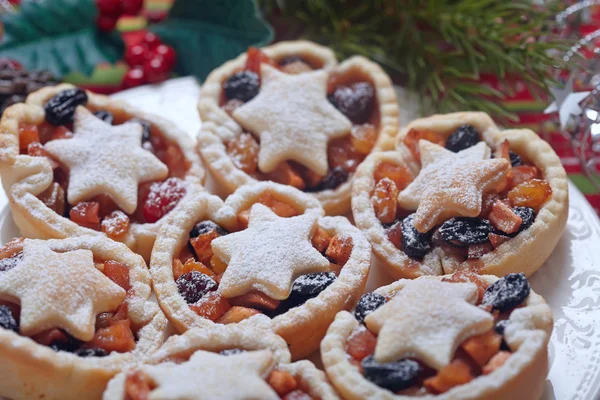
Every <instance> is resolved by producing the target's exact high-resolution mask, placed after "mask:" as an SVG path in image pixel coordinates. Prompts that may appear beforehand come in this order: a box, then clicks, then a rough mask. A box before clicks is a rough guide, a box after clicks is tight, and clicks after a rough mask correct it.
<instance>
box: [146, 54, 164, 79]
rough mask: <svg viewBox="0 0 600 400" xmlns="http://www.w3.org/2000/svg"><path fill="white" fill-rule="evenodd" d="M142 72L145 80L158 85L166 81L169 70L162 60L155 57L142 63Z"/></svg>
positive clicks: (159, 57) (157, 56)
mask: <svg viewBox="0 0 600 400" xmlns="http://www.w3.org/2000/svg"><path fill="white" fill-rule="evenodd" d="M144 72H145V73H146V79H147V80H148V82H150V83H159V82H162V81H164V80H166V79H167V78H168V77H169V75H170V68H168V65H167V64H166V63H165V60H164V58H162V57H161V56H159V55H155V56H154V57H152V58H151V59H150V60H148V61H146V62H145V63H144Z"/></svg>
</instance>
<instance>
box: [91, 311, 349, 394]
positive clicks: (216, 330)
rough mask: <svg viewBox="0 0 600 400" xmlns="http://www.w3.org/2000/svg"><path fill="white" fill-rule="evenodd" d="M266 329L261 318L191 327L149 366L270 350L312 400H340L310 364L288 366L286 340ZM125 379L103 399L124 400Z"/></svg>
mask: <svg viewBox="0 0 600 400" xmlns="http://www.w3.org/2000/svg"><path fill="white" fill-rule="evenodd" d="M268 326H269V320H268V318H267V317H265V316H263V317H262V318H257V319H256V321H255V322H254V323H252V324H248V321H246V322H241V323H239V324H235V325H217V324H215V325H212V326H210V327H206V328H192V329H190V330H188V331H187V332H185V333H184V334H182V335H180V336H172V337H170V338H169V339H168V340H167V341H166V342H165V344H164V346H163V347H161V349H160V350H159V351H157V352H156V353H154V355H153V356H152V357H151V359H150V360H148V363H149V364H160V363H161V362H165V361H169V360H171V359H173V358H174V357H181V358H188V357H190V356H191V355H192V354H193V353H194V352H195V351H198V350H204V351H210V352H215V353H216V352H220V351H222V350H226V349H242V350H248V351H254V350H270V351H271V352H272V354H273V358H274V361H275V363H276V365H277V369H279V370H283V371H287V372H289V373H291V374H292V375H294V377H295V378H296V379H298V380H299V383H300V386H301V387H302V389H303V390H305V391H306V392H307V393H308V394H310V395H311V396H312V397H313V398H314V399H321V400H336V399H339V397H338V396H337V393H336V392H335V390H334V389H333V388H332V387H331V385H330V384H329V382H328V381H327V378H326V377H325V374H324V373H323V372H322V371H319V370H318V369H317V368H316V367H315V366H314V365H313V364H312V363H311V362H310V361H298V362H295V363H290V359H291V356H290V352H289V350H288V349H287V345H286V343H285V341H284V340H283V339H282V338H281V337H279V336H277V335H275V334H274V333H273V332H272V331H271V330H269V328H268ZM125 377H126V374H125V373H124V372H123V373H120V374H119V375H117V376H116V377H115V378H113V379H112V380H111V381H110V382H109V384H108V386H107V388H106V391H105V392H104V397H103V398H104V400H122V399H123V393H124V390H125ZM199 379H202V377H199Z"/></svg>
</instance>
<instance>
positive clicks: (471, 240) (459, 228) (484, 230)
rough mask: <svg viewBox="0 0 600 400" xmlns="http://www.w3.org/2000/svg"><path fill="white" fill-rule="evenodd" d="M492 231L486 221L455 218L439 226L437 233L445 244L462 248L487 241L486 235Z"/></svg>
mask: <svg viewBox="0 0 600 400" xmlns="http://www.w3.org/2000/svg"><path fill="white" fill-rule="evenodd" d="M493 231H494V228H493V227H492V224H490V221H488V220H487V219H479V218H468V217H456V218H451V219H449V220H448V221H446V222H444V223H443V224H442V226H440V229H439V231H438V232H439V233H440V235H441V236H442V239H444V240H445V241H446V242H448V243H450V244H452V245H454V246H458V247H464V246H467V245H469V244H479V243H485V242H487V241H488V235H489V234H490V233H492V232H493Z"/></svg>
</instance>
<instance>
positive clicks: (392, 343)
mask: <svg viewBox="0 0 600 400" xmlns="http://www.w3.org/2000/svg"><path fill="white" fill-rule="evenodd" d="M476 300H477V286H475V284H473V283H451V282H442V281H439V280H437V279H431V278H424V279H423V278H421V279H416V280H414V281H407V283H406V286H404V288H403V289H402V290H401V291H400V292H399V293H397V294H396V296H394V297H393V298H392V299H391V300H390V301H388V302H387V303H386V304H384V305H383V306H381V307H379V308H378V309H377V310H375V311H374V312H372V313H371V314H369V315H367V317H366V318H365V323H366V324H367V327H368V328H369V330H371V331H372V332H374V333H376V334H379V335H378V337H377V345H376V346H375V359H376V360H377V361H378V362H380V363H386V362H392V361H397V360H400V359H403V358H407V357H410V358H416V359H418V360H419V361H421V362H423V363H425V364H427V365H428V366H430V367H431V368H435V369H436V370H438V371H439V370H440V369H441V368H443V367H444V366H446V365H448V364H449V363H450V361H452V358H453V357H454V352H455V351H456V349H457V347H458V346H459V345H460V343H461V342H462V341H463V340H465V339H467V338H469V337H470V336H473V335H478V334H481V333H484V332H487V331H489V330H490V329H492V327H493V326H494V318H493V317H492V315H491V314H490V313H488V312H486V311H484V310H483V309H481V308H479V307H477V306H475V305H473V304H474V303H475V302H476Z"/></svg>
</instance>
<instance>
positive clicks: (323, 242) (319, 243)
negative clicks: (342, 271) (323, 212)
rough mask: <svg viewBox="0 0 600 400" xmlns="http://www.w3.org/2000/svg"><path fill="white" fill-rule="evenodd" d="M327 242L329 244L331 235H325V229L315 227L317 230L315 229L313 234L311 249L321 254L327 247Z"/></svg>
mask: <svg viewBox="0 0 600 400" xmlns="http://www.w3.org/2000/svg"><path fill="white" fill-rule="evenodd" d="M329 242H331V235H330V234H329V233H327V231H326V230H325V229H323V228H321V227H319V226H317V229H315V233H314V234H313V237H312V245H313V247H314V248H315V249H317V250H319V252H320V253H322V252H324V251H325V250H326V249H327V247H328V246H329Z"/></svg>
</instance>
